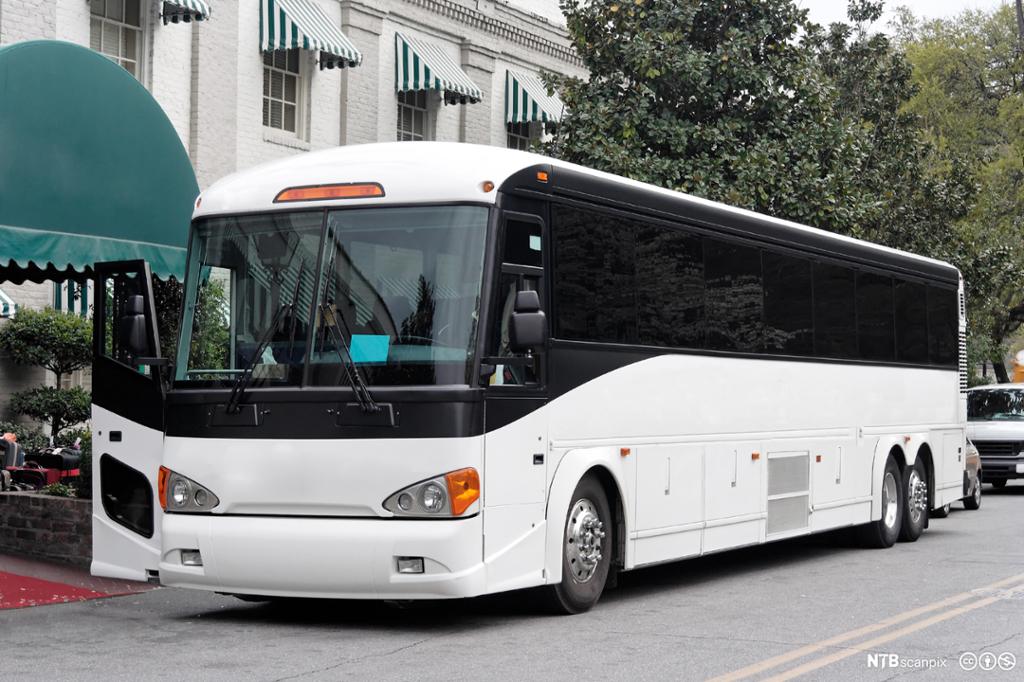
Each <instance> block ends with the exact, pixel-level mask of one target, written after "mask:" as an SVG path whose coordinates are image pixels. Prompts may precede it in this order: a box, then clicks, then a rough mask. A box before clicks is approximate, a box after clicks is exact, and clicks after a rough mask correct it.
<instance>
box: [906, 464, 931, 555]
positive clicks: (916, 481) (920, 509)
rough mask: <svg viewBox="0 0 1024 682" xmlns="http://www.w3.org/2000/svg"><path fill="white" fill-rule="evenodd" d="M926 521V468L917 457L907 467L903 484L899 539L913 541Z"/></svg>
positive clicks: (921, 530)
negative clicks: (901, 519)
mask: <svg viewBox="0 0 1024 682" xmlns="http://www.w3.org/2000/svg"><path fill="white" fill-rule="evenodd" d="M927 521H928V470H927V469H926V468H925V465H924V462H923V461H921V458H920V457H918V458H917V459H916V460H915V461H914V466H912V467H908V468H907V473H906V483H905V485H904V486H903V524H902V525H901V526H900V540H902V541H903V542H915V541H917V539H918V538H919V537H921V533H923V532H924V524H925V523H926V522H927Z"/></svg>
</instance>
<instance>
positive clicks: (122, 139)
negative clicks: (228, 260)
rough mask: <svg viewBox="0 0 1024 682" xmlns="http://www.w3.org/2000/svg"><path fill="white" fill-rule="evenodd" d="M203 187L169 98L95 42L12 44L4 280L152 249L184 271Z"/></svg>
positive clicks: (5, 80) (156, 269)
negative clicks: (161, 98)
mask: <svg viewBox="0 0 1024 682" xmlns="http://www.w3.org/2000/svg"><path fill="white" fill-rule="evenodd" d="M198 194H199V186H198V185H197V184H196V178H195V173H194V172H193V170H192V165H191V163H190V161H189V158H188V154H187V152H186V151H185V148H184V147H183V146H182V144H181V140H180V138H179V137H178V134H177V132H176V131H175V130H174V127H173V126H172V125H171V122H170V121H169V120H168V119H167V116H166V115H165V114H164V112H163V110H162V109H161V108H160V105H159V104H157V102H156V100H154V99H153V97H152V96H151V95H150V94H149V92H147V91H146V89H145V88H144V87H142V85H140V84H139V82H138V81H136V80H135V79H134V78H133V77H132V76H131V74H129V73H128V72H127V71H125V70H124V69H122V68H121V67H120V66H118V65H117V64H115V63H114V62H112V61H110V60H109V59H107V58H106V57H104V56H102V55H100V54H97V53H96V52H93V51H92V50H89V49H86V48H84V47H80V46H78V45H74V44H71V43H63V42H56V41H47V40H41V41H32V42H26V43H17V44H14V45H10V46H7V47H4V48H0V282H2V281H12V282H23V281H25V280H29V281H35V282H41V281H45V280H50V279H52V280H63V279H78V280H80V279H84V278H86V277H88V276H89V275H90V274H91V272H92V266H93V264H94V263H97V262H101V261H115V260H133V259H144V260H147V261H149V264H150V267H151V268H152V270H153V273H154V274H157V275H159V276H161V277H168V276H170V275H175V276H177V277H179V278H181V277H182V275H183V273H184V270H185V246H186V240H187V235H188V225H189V220H190V218H191V215H192V208H193V204H194V202H195V199H196V197H197V196H198Z"/></svg>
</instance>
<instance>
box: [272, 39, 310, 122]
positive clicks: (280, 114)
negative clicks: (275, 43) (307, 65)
mask: <svg viewBox="0 0 1024 682" xmlns="http://www.w3.org/2000/svg"><path fill="white" fill-rule="evenodd" d="M301 89H302V67H301V59H300V54H299V50H298V49H291V50H274V51H273V52H264V53H263V125H265V126H266V127H268V128H274V129H276V130H283V131H285V132H288V133H295V134H296V135H297V134H298V133H299V120H300V118H299V115H300V107H299V101H300V90H301Z"/></svg>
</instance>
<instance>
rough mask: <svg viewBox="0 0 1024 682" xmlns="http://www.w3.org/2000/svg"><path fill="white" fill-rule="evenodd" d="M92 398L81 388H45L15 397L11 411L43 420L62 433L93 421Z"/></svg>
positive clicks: (12, 398)
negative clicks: (91, 411) (89, 420)
mask: <svg viewBox="0 0 1024 682" xmlns="http://www.w3.org/2000/svg"><path fill="white" fill-rule="evenodd" d="M91 407H92V398H91V396H90V395H89V394H88V393H87V392H86V391H84V390H82V389H81V388H78V387H75V388H66V389H62V388H54V387H53V386H41V387H39V388H33V389H30V390H28V391H21V392H19V393H15V394H14V395H12V396H11V409H13V410H14V411H15V412H17V413H18V414H24V415H27V416H29V417H32V418H33V419H37V420H39V421H45V422H48V423H49V424H50V426H51V429H52V430H51V433H52V434H53V435H55V436H56V435H58V434H60V432H61V431H62V430H63V429H65V428H67V427H69V426H73V425H74V424H80V423H81V422H84V421H86V420H87V419H89V412H90V410H91Z"/></svg>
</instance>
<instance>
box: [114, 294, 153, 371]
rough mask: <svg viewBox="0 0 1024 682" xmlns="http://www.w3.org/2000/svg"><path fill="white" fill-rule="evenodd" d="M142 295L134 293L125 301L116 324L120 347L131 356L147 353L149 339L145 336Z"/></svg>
mask: <svg viewBox="0 0 1024 682" xmlns="http://www.w3.org/2000/svg"><path fill="white" fill-rule="evenodd" d="M144 310H145V306H144V304H143V302H142V296H140V295H139V294H135V295H133V296H129V297H128V300H127V301H125V306H124V315H122V316H121V320H120V323H119V326H118V332H119V335H120V337H121V348H123V349H125V350H127V351H128V352H129V353H130V354H131V355H132V357H139V356H140V355H148V354H149V340H148V339H147V338H146V315H145V313H144V312H143V311H144Z"/></svg>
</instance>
